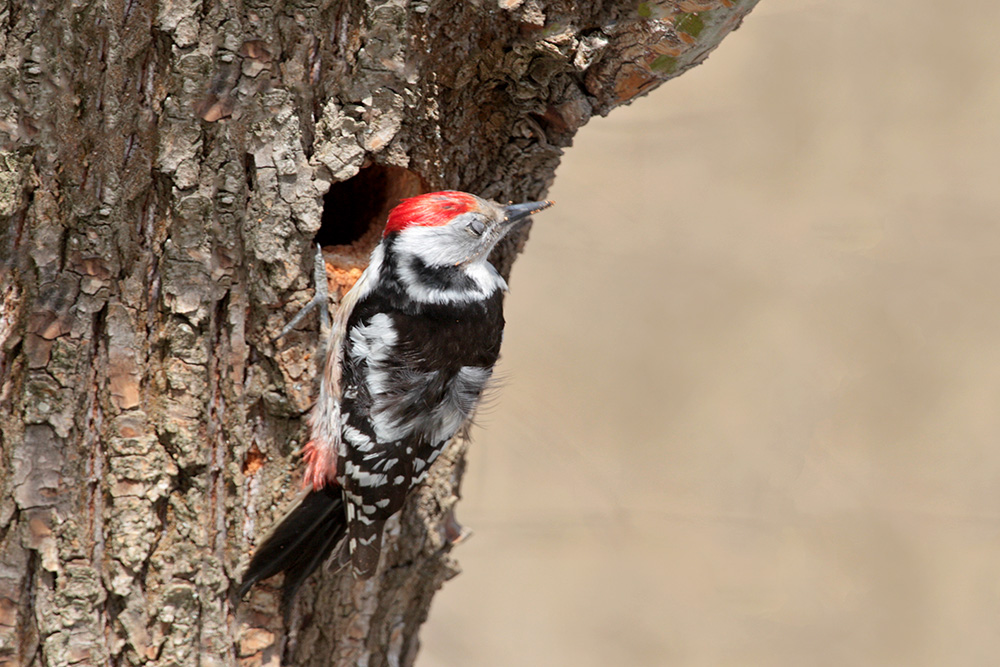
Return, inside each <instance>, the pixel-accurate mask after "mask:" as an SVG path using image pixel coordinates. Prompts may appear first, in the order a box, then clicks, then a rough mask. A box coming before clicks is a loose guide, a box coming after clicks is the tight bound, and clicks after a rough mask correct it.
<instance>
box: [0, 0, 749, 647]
mask: <svg viewBox="0 0 1000 667" xmlns="http://www.w3.org/2000/svg"><path fill="white" fill-rule="evenodd" d="M755 3H756V0H703V1H695V0H691V1H688V0H674V1H670V2H666V1H664V2H643V3H635V2H624V1H619V2H611V1H607V2H575V1H574V0H499V1H498V0H481V1H478V2H477V1H474V0H428V1H426V2H421V1H412V2H406V1H404V0H382V1H374V0H371V1H368V2H365V1H363V0H289V1H288V2H285V3H264V2H260V0H247V2H244V3H219V2H212V1H210V0H120V1H119V0H109V1H107V2H99V1H96V0H78V1H76V2H52V3H51V4H49V5H48V6H43V3H40V2H39V3H29V2H23V1H21V2H18V1H16V0H15V2H13V3H12V4H11V3H8V4H6V5H0V130H2V131H0V383H2V384H0V429H2V430H0V454H2V473H3V477H2V481H3V487H4V488H3V497H2V501H0V664H3V665H45V666H55V665H69V664H81V665H82V664H87V665H91V664H94V665H96V664H100V665H138V664H143V665H194V664H204V665H215V664H218V665H234V664H236V663H240V664H244V665H260V664H265V665H279V664H295V665H320V664H323V665H327V664H336V665H353V664H367V665H371V666H375V665H403V664H407V665H408V664H412V663H413V661H414V658H415V655H416V652H417V647H418V641H417V631H418V629H419V626H420V624H421V623H422V622H423V621H424V620H425V619H426V618H427V613H428V609H429V606H430V602H431V598H432V596H433V594H434V593H435V591H436V590H437V589H438V588H439V587H440V586H441V585H442V583H443V582H444V581H445V580H447V579H448V578H450V577H452V576H454V575H455V574H456V573H457V571H458V569H457V566H456V564H455V562H454V561H453V560H452V559H451V558H450V556H449V540H448V537H447V531H446V529H445V528H446V516H447V514H448V511H449V510H450V508H451V507H452V506H453V505H454V503H455V501H456V494H457V489H458V483H459V481H460V479H461V476H462V467H463V466H462V463H463V454H464V443H455V444H453V445H452V447H451V448H450V449H449V450H448V452H447V455H446V456H443V457H442V459H441V462H440V463H439V464H437V465H436V467H435V470H434V475H433V476H432V478H431V479H430V480H429V482H428V483H427V484H426V485H424V486H423V487H422V488H421V489H420V490H419V491H418V492H417V493H415V494H414V497H413V498H412V500H411V501H410V502H409V503H408V506H407V508H406V509H405V510H404V512H403V513H402V516H401V518H400V519H399V520H398V521H394V522H393V523H391V525H390V527H389V529H388V530H387V537H386V546H385V548H384V550H383V551H384V556H383V562H382V564H381V566H380V570H379V575H378V576H377V577H376V578H375V579H373V580H371V581H367V582H358V581H355V580H354V579H353V576H352V575H351V574H349V573H346V574H345V573H336V572H328V571H324V572H321V573H320V574H319V575H318V576H315V577H313V578H312V579H311V580H310V582H309V583H308V584H307V585H306V586H305V587H304V588H303V590H302V591H300V593H299V596H298V603H297V605H296V606H295V608H294V609H293V612H292V615H291V618H290V620H289V622H288V624H287V625H286V623H285V622H284V621H283V619H282V618H281V616H280V614H279V613H278V606H277V595H276V590H275V588H274V587H273V583H274V582H268V584H265V585H262V586H258V587H257V588H256V589H255V590H254V591H253V592H252V593H251V594H250V595H249V596H248V599H247V600H246V601H245V602H244V603H243V604H242V605H241V606H239V607H238V608H237V607H235V606H234V604H233V601H232V600H231V590H232V588H233V582H234V581H237V580H238V579H239V575H240V573H241V571H242V568H243V567H245V565H246V562H247V559H248V556H249V554H250V553H252V551H253V548H254V545H255V544H256V543H257V542H258V540H259V539H260V537H261V535H262V533H263V532H264V531H266V530H267V529H268V528H269V527H270V526H271V525H272V524H273V522H274V521H275V520H276V519H277V518H278V517H280V515H281V513H282V512H283V511H284V509H285V508H286V507H287V506H288V504H289V503H290V501H291V499H292V498H293V497H294V496H295V495H296V493H297V490H298V488H299V484H300V483H299V474H300V473H299V464H298V452H299V448H300V446H301V444H303V443H304V441H305V438H306V425H305V419H304V415H305V414H306V413H307V411H308V409H309V407H310V404H311V400H312V396H313V395H314V392H315V389H316V376H317V365H318V360H319V358H320V356H321V354H322V349H321V347H320V345H319V343H320V338H319V335H318V331H317V328H318V327H317V319H316V318H314V317H310V318H308V319H307V320H306V321H305V324H303V325H302V326H301V327H300V329H299V330H297V331H295V332H293V333H292V334H291V335H290V336H288V337H286V338H282V339H280V340H278V341H277V342H275V341H274V338H275V335H276V334H277V332H278V331H279V330H280V329H281V327H282V325H283V324H284V323H286V322H287V321H288V320H289V319H290V317H291V316H292V314H293V313H294V312H295V311H296V310H297V309H298V308H299V307H300V306H301V305H302V304H303V303H305V302H306V301H307V300H308V298H309V297H310V295H311V291H312V278H311V277H312V264H313V251H312V248H313V244H314V243H315V242H319V243H321V244H322V245H324V246H326V250H327V253H326V260H327V267H326V268H327V270H328V275H329V278H330V280H331V284H332V286H333V287H335V288H337V290H338V291H339V292H340V293H342V291H343V290H344V289H345V288H346V287H347V286H349V285H350V284H351V283H352V282H353V280H354V279H356V277H357V275H358V274H359V273H360V270H361V268H363V266H364V264H365V262H366V259H367V253H368V251H369V250H370V249H371V248H372V247H373V245H374V243H375V242H376V240H377V239H378V235H379V227H380V225H381V224H382V222H384V215H385V213H386V212H387V210H388V209H389V208H390V207H391V206H392V205H393V204H394V203H395V202H396V201H398V200H399V198H400V197H403V196H407V195H411V194H415V193H418V192H424V191H432V190H439V189H446V188H447V189H461V190H468V191H471V192H475V193H477V194H483V195H485V196H487V197H491V198H495V199H498V200H503V201H506V200H515V201H520V200H534V199H539V198H542V197H543V196H544V194H545V191H546V189H547V187H548V184H549V183H550V182H551V180H552V178H553V173H554V170H555V168H556V166H557V165H558V163H559V160H560V157H561V155H562V147H565V146H568V145H569V144H570V141H571V139H572V137H573V134H574V133H575V132H576V131H577V130H578V129H579V128H580V127H581V126H582V125H583V124H584V123H586V122H587V120H588V119H589V118H590V117H591V116H592V115H593V114H595V113H599V114H606V113H608V112H609V111H610V110H611V109H613V108H614V107H615V106H617V105H620V104H623V103H626V102H628V101H630V100H631V99H633V98H635V97H636V96H638V95H642V94H644V93H646V92H648V91H649V90H651V89H652V88H654V87H656V86H657V85H659V84H660V83H662V82H663V81H665V80H666V79H669V78H671V77H673V76H676V75H678V74H680V73H681V72H683V71H684V70H686V69H688V68H689V67H691V66H693V65H695V64H697V63H699V62H700V61H702V60H703V59H704V58H705V57H706V55H707V54H708V52H709V51H710V50H711V49H713V48H714V47H715V46H716V45H717V44H718V43H719V41H720V40H721V39H722V38H723V37H724V36H725V35H726V34H727V33H728V32H729V31H730V30H732V29H733V28H735V27H736V26H737V25H738V24H739V22H740V20H741V19H742V17H743V16H745V15H746V14H747V13H748V12H749V11H750V10H751V8H752V7H753V5H754V4H755ZM609 196H613V193H609ZM525 238H526V235H525V234H522V235H520V236H519V237H517V238H514V239H511V240H509V242H507V243H506V244H505V245H503V246H502V247H500V248H498V250H497V254H496V255H495V257H494V260H495V262H496V264H497V266H498V268H500V269H501V271H502V272H503V273H504V274H506V273H508V272H509V270H510V266H511V263H512V262H513V260H514V257H515V255H516V254H517V252H518V250H519V249H520V247H521V246H522V244H523V242H524V240H525Z"/></svg>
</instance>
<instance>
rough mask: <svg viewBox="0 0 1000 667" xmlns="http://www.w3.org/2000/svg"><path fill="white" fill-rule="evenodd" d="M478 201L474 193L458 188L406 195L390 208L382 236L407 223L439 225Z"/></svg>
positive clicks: (469, 208)
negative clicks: (406, 196)
mask: <svg viewBox="0 0 1000 667" xmlns="http://www.w3.org/2000/svg"><path fill="white" fill-rule="evenodd" d="M478 206H479V202H478V201H476V198H475V197H473V196H472V195H470V194H468V193H465V192H456V191H455V190H445V191H443V192H428V193H427V194H423V195H417V196H416V197H410V198H409V199H404V200H403V201H401V202H400V203H399V205H398V206H396V208H394V209H392V211H390V212H389V219H388V220H387V221H386V223H385V231H384V232H383V233H382V236H383V237H386V236H388V235H389V234H391V233H393V232H401V231H403V230H404V229H406V228H408V227H439V226H441V225H446V224H448V222H449V221H450V220H452V219H453V218H454V217H455V216H457V215H461V214H463V213H467V212H469V211H471V210H472V209H474V208H478Z"/></svg>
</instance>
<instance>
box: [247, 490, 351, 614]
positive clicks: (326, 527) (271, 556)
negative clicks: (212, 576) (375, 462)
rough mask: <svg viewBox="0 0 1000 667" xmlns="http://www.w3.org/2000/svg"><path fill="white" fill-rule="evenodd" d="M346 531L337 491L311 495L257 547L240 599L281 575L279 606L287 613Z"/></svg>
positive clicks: (316, 492) (314, 492)
mask: <svg viewBox="0 0 1000 667" xmlns="http://www.w3.org/2000/svg"><path fill="white" fill-rule="evenodd" d="M346 527H347V517H346V515H345V512H344V501H343V498H342V497H341V491H340V489H339V488H338V487H331V486H327V487H324V488H322V489H319V490H315V491H310V492H309V493H308V494H306V496H305V497H304V498H303V499H302V502H300V503H299V504H298V505H297V506H296V507H295V508H294V509H293V510H292V511H291V512H289V513H288V515H287V516H286V517H285V518H284V519H282V521H281V522H280V523H279V524H278V525H277V527H276V528H274V530H272V532H271V534H270V535H268V536H267V537H266V538H265V539H264V542H263V543H262V544H261V545H260V546H259V547H257V551H256V552H255V553H254V555H253V558H252V559H250V565H248V566H247V570H246V572H244V573H243V582H242V583H241V584H240V587H239V597H240V598H242V597H243V596H244V595H246V593H247V591H249V590H250V589H251V588H252V587H253V585H254V584H256V583H257V582H258V581H261V580H263V579H267V578H269V577H272V576H274V575H276V574H278V573H279V572H284V573H285V581H284V584H283V586H282V590H281V603H282V607H283V608H284V609H285V610H286V611H287V609H288V606H289V605H290V604H291V601H292V599H293V598H294V596H295V591H296V590H298V588H299V586H301V585H302V582H304V581H305V580H306V578H308V577H309V575H310V574H312V573H313V571H315V570H316V568H317V567H319V566H320V564H322V563H323V561H325V560H326V559H327V558H328V557H329V556H330V554H331V553H332V552H333V550H334V548H335V547H336V546H337V544H339V543H340V542H341V541H342V538H343V537H344V533H345V530H346Z"/></svg>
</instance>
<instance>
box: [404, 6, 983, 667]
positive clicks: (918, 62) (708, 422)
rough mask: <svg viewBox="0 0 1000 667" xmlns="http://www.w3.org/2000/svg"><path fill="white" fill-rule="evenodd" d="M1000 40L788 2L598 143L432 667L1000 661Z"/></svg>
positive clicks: (506, 364)
mask: <svg viewBox="0 0 1000 667" xmlns="http://www.w3.org/2000/svg"><path fill="white" fill-rule="evenodd" d="M998 28H1000V6H998V4H997V3H995V2H991V1H987V0H973V1H972V2H968V3H962V4H961V6H960V8H959V6H952V5H947V4H939V3H931V2H928V1H918V2H912V1H911V2H904V1H903V0H886V1H884V2H878V3H871V2H861V1H860V0H839V1H838V2H820V1H808V0H796V1H792V0H764V1H763V2H762V3H761V5H760V6H759V8H758V9H757V10H756V11H755V12H754V13H753V14H751V16H750V17H749V19H748V20H747V21H746V23H745V24H744V26H743V27H742V28H741V29H740V30H739V31H738V32H737V33H735V34H734V35H732V36H731V37H730V38H729V39H728V40H726V41H725V42H724V43H723V44H722V46H721V47H720V48H719V49H718V50H717V51H716V52H715V53H714V54H713V55H712V56H711V57H710V58H709V60H708V62H707V63H706V64H705V65H703V66H701V67H699V68H697V69H695V70H692V71H691V72H689V73H687V74H686V75H684V76H683V77H681V78H680V79H678V80H676V81H672V82H669V83H667V84H666V85H664V86H663V87H662V88H660V89H659V90H657V91H655V92H654V93H653V94H652V95H650V96H649V97H647V98H645V99H642V100H640V101H639V102H637V103H636V104H634V105H633V106H632V107H630V108H627V109H620V110H618V111H617V112H615V113H614V114H613V115H612V116H611V117H610V118H608V119H597V120H595V121H593V122H592V123H591V124H590V125H588V126H587V127H585V128H584V129H583V130H582V131H581V132H580V134H579V136H578V138H577V143H576V145H575V146H574V147H573V148H572V149H570V150H568V151H567V152H566V156H565V159H564V162H563V165H562V167H561V168H560V170H559V172H558V178H557V182H556V184H555V187H554V189H553V191H552V193H551V195H552V197H553V198H555V199H556V200H557V201H558V206H557V207H556V208H555V209H553V210H551V211H547V212H546V213H545V214H544V215H542V216H539V218H538V221H537V223H536V224H535V227H534V230H533V231H532V238H531V242H530V243H529V245H528V249H527V252H526V253H525V254H524V256H523V257H522V258H521V259H520V260H519V262H518V264H517V266H516V267H515V269H514V276H513V280H512V293H511V295H510V298H509V299H508V301H507V307H508V326H507V338H506V343H505V349H504V360H503V371H504V374H505V376H506V381H505V386H504V387H503V389H502V391H501V392H500V393H499V395H498V397H497V400H496V402H495V405H494V407H492V408H491V409H490V410H489V411H488V413H487V414H486V415H484V416H483V417H482V418H481V420H480V421H481V423H482V425H483V426H484V427H485V428H480V429H477V431H476V432H475V441H474V442H473V448H472V452H471V457H470V461H471V468H470V470H469V472H468V474H467V475H466V477H465V483H464V491H465V500H464V501H463V502H462V504H461V505H460V506H459V517H460V518H461V520H462V521H463V523H465V524H466V525H467V526H469V527H470V528H472V529H473V530H474V531H475V535H473V537H472V539H471V540H470V541H469V542H468V543H466V544H464V545H462V546H460V547H459V548H458V549H457V550H456V552H455V553H456V556H457V557H458V558H459V560H460V561H461V563H462V566H463V568H464V574H462V575H461V576H460V577H458V578H457V579H456V580H454V581H452V582H450V583H448V584H447V585H446V586H445V588H444V590H443V591H442V592H441V593H440V595H439V596H438V597H437V599H436V600H435V603H434V607H433V609H432V611H431V618H430V621H429V622H428V624H427V626H426V628H425V630H424V633H423V639H424V647H423V649H422V653H421V656H420V658H419V659H418V664H420V665H423V666H424V667H445V666H447V667H454V666H465V665H475V666H485V667H493V666H501V665H502V666H505V667H506V666H511V665H514V666H517V665H573V666H574V667H576V666H584V667H588V666H597V665H601V666H605V665H796V666H800V665H837V666H842V665H852V666H853V665H907V666H910V665H945V666H953V665H963V666H964V665H996V664H1000V446H998V440H1000V307H998V306H1000V265H998V259H1000V226H998V211H1000V48H998V47H997V45H998V38H997V36H996V33H997V29H998Z"/></svg>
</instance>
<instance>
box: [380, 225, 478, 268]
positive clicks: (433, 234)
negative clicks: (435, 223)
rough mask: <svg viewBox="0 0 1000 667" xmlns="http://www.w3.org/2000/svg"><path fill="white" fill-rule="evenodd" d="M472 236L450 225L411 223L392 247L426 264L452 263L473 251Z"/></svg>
mask: <svg viewBox="0 0 1000 667" xmlns="http://www.w3.org/2000/svg"><path fill="white" fill-rule="evenodd" d="M475 249H476V239H475V238H474V237H473V236H472V235H471V234H469V233H468V232H467V231H465V230H464V229H459V228H455V227H453V226H443V227H411V228H409V229H407V230H406V231H404V232H403V233H401V234H400V235H399V238H398V239H396V251H397V252H398V253H401V254H405V255H413V256H414V257H419V258H420V260H421V261H422V262H423V263H424V264H426V265H428V266H455V265H456V264H461V263H462V262H464V261H465V260H466V259H468V257H469V256H470V255H472V254H473V253H474V252H475Z"/></svg>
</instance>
